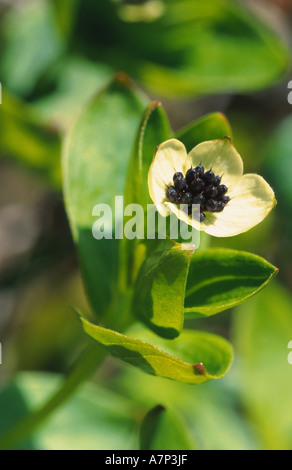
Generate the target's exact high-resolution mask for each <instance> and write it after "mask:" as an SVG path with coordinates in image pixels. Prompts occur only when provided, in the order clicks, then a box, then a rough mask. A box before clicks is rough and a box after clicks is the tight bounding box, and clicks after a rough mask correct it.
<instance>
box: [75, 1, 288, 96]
mask: <svg viewBox="0 0 292 470" xmlns="http://www.w3.org/2000/svg"><path fill="white" fill-rule="evenodd" d="M148 3H149V5H148V7H149V9H150V10H151V9H152V10H151V11H152V12H153V13H155V9H156V11H157V10H160V11H158V13H159V14H157V15H156V16H155V14H154V15H153V18H154V19H153V20H152V21H143V17H142V16H141V15H140V21H139V20H138V18H139V15H137V16H136V18H137V21H135V20H134V18H133V17H132V20H131V21H126V18H125V16H123V17H122V18H121V16H119V13H120V12H121V9H120V5H119V2H111V1H109V0H99V1H98V2H93V1H90V2H80V4H81V8H80V15H79V21H78V37H80V38H82V40H83V41H85V42H86V43H87V44H88V45H90V53H91V54H92V53H93V51H94V48H95V55H96V59H97V60H100V59H101V58H102V59H103V60H105V61H107V63H109V64H111V65H112V66H114V67H115V69H116V70H121V69H122V70H125V71H126V72H127V73H129V75H131V76H133V77H135V78H138V79H139V80H140V81H143V82H144V83H145V85H146V86H147V88H148V89H149V90H150V91H151V92H152V93H154V95H155V96H168V97H173V96H190V95H192V96H194V95H200V94H210V93H219V92H220V93H221V92H227V93H234V92H239V91H241V92H243V91H244V92H246V91H251V90H257V89H261V88H264V87H267V86H270V85H271V84H272V83H275V82H276V81H277V80H278V79H279V78H280V77H281V76H282V75H283V74H284V73H285V72H286V71H287V70H288V68H289V61H290V58H289V51H288V48H287V47H286V46H285V45H284V44H283V42H282V40H281V39H280V38H278V37H277V35H276V34H275V33H274V32H273V31H271V30H270V29H269V28H268V27H267V26H266V25H265V24H264V23H263V22H262V21H261V20H260V19H259V18H257V17H256V16H255V13H254V12H253V11H251V12H250V11H249V10H248V9H247V8H246V7H244V6H243V5H242V4H241V2H239V1H234V0H209V1H208V2H203V1H202V0H181V1H179V2H178V1H173V0H168V1H158V2H153V3H152V2H151V5H150V2H148ZM132 7H133V5H132ZM134 7H136V11H137V8H139V5H134ZM144 7H145V5H142V6H141V10H142V9H145V8H144ZM155 18H157V19H156V20H155ZM106 31H111V34H110V35H107V34H106ZM162 37H163V41H162V40H161V38H162ZM101 48H102V50H101Z"/></svg>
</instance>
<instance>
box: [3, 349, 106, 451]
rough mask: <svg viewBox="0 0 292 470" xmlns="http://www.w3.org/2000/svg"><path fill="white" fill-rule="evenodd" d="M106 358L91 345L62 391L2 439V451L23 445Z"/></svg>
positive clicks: (58, 391)
mask: <svg viewBox="0 0 292 470" xmlns="http://www.w3.org/2000/svg"><path fill="white" fill-rule="evenodd" d="M104 356H105V352H104V350H103V349H102V348H101V347H100V346H99V345H97V344H96V343H94V344H90V345H89V346H88V347H87V348H86V349H85V351H84V352H83V354H82V356H81V357H80V359H79V361H78V362H77V364H76V365H75V367H74V369H72V371H71V372H70V373H69V374H68V376H67V378H66V380H65V382H64V383H63V385H62V386H61V388H60V389H58V390H57V392H56V393H55V394H54V395H53V396H52V397H51V398H50V399H49V400H48V401H47V402H46V403H45V405H43V406H42V407H41V408H40V409H39V410H37V411H35V412H33V413H32V414H30V415H29V416H27V417H26V418H24V419H23V420H22V421H21V422H20V423H19V424H17V425H16V426H15V427H14V428H12V429H11V430H10V431H8V433H6V435H5V436H3V437H2V438H0V450H8V449H11V448H13V447H14V446H15V445H17V444H19V443H21V442H23V441H24V439H26V438H27V437H29V436H30V435H31V434H32V433H34V432H35V430H36V429H37V428H38V427H39V426H41V425H42V424H43V423H44V422H45V421H46V419H47V418H48V417H49V416H51V414H52V413H53V412H55V411H56V410H57V409H58V408H59V407H60V406H61V405H62V404H63V403H64V402H65V401H66V400H67V399H68V398H70V397H71V396H72V395H73V394H74V393H75V392H76V390H77V389H78V388H79V386H80V385H81V384H82V383H83V382H85V381H86V380H87V379H88V378H89V377H90V376H91V375H92V374H93V373H94V371H95V370H96V368H97V366H98V365H99V364H100V362H101V361H102V360H103V358H104Z"/></svg>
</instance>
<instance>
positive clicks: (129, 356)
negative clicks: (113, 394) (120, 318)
mask: <svg viewBox="0 0 292 470" xmlns="http://www.w3.org/2000/svg"><path fill="white" fill-rule="evenodd" d="M81 321H82V324H83V328H84V330H85V332H86V333H87V334H88V335H89V336H90V337H91V338H93V339H94V340H95V341H97V342H98V343H99V344H100V345H101V346H103V347H104V348H105V349H106V350H107V351H108V353H110V354H111V355H112V356H115V357H117V358H118V359H120V360H122V361H124V362H127V363H128V364H131V365H133V366H135V367H138V368H139V369H142V370H143V371H144V372H146V373H148V374H151V375H156V376H159V377H165V378H168V379H172V380H176V381H178V382H184V383H189V384H202V383H204V382H207V381H209V380H211V379H219V378H221V377H223V376H224V375H225V374H226V373H227V372H228V370H229V368H230V365H231V362H232V357H233V352H232V347H231V345H230V344H229V343H228V341H226V340H225V339H224V338H221V337H220V336H216V335H213V334H210V333H203V332H199V331H191V330H184V331H183V332H182V334H181V335H180V337H179V338H178V339H175V340H173V341H167V340H163V339H161V338H157V336H155V335H154V334H152V333H150V332H148V331H147V332H146V331H145V332H144V331H143V333H142V335H141V336H142V337H143V340H141V339H139V335H138V334H137V333H136V334H135V338H132V337H129V336H126V335H124V334H121V333H117V332H116V331H112V330H108V329H106V328H102V327H100V326H97V325H94V324H92V323H90V322H89V321H87V320H85V319H84V318H81ZM146 341H147V342H146ZM148 341H153V342H155V344H156V345H157V346H154V345H153V344H151V343H150V342H148ZM160 347H161V348H163V349H160ZM176 355H177V356H178V357H176Z"/></svg>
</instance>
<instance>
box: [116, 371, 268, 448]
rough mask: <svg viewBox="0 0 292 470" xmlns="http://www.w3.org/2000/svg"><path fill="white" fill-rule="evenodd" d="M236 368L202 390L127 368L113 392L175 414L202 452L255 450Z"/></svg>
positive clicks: (255, 439) (254, 437)
mask: <svg viewBox="0 0 292 470" xmlns="http://www.w3.org/2000/svg"><path fill="white" fill-rule="evenodd" d="M235 367H236V365H235V366H233V367H232V369H231V371H230V372H229V373H228V375H227V376H226V377H224V378H223V379H221V380H213V381H211V382H209V383H206V384H204V386H202V387H190V386H189V385H188V384H183V383H180V382H175V381H169V380H164V379H162V378H159V377H153V376H151V375H148V374H144V373H143V372H141V371H140V370H138V369H135V368H134V367H128V368H127V369H125V370H124V373H123V374H119V375H117V376H116V377H115V379H114V381H113V382H112V383H111V388H112V390H117V389H118V390H120V391H121V393H122V394H124V395H126V396H127V397H129V398H130V399H132V400H134V401H136V402H138V403H140V404H141V406H146V407H147V408H153V407H156V405H157V403H160V404H162V406H163V407H164V408H166V409H167V410H175V413H177V414H178V415H179V416H180V417H181V418H182V419H183V422H184V428H185V430H186V431H187V433H188V434H190V435H191V438H192V441H193V442H195V443H196V444H197V446H196V447H199V449H202V450H255V449H259V448H260V444H259V438H258V435H257V434H256V430H255V429H254V426H253V424H252V423H251V422H250V421H249V419H248V417H247V416H246V413H245V412H244V413H243V412H242V403H241V400H240V396H239V391H240V390H239V387H240V386H241V385H240V384H239V383H238V372H237V371H236V370H235Z"/></svg>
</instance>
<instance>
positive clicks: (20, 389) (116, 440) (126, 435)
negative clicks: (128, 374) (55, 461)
mask: <svg viewBox="0 0 292 470" xmlns="http://www.w3.org/2000/svg"><path fill="white" fill-rule="evenodd" d="M60 379H61V377H59V376H57V375H53V374H45V373H22V374H19V375H18V376H17V377H16V379H15V380H14V382H12V383H11V384H10V385H7V386H6V387H5V388H4V389H2V390H1V391H0V413H1V421H0V434H3V433H5V431H6V430H8V429H9V428H10V427H11V426H12V425H13V424H16V423H17V422H18V421H19V420H20V419H21V418H23V417H24V416H26V415H27V414H28V413H29V412H30V411H32V410H35V409H36V408H37V407H39V406H41V405H42V404H43V403H44V402H45V401H46V399H48V398H49V397H50V396H51V395H52V393H53V392H54V391H55V390H56V388H58V387H59V386H60ZM135 408H136V406H135V404H133V403H130V402H129V401H127V400H126V399H124V398H122V397H120V396H118V395H117V394H114V393H112V392H110V391H109V390H105V389H103V388H101V387H98V386H97V385H92V384H87V385H86V386H84V387H83V388H82V390H80V391H79V392H78V393H77V394H76V395H75V396H74V397H73V398H71V400H70V401H68V402H67V403H66V404H65V405H64V406H63V407H62V408H61V409H60V410H58V411H57V412H55V414H54V415H53V416H51V418H50V420H49V422H47V423H46V424H45V426H44V427H43V428H41V429H40V430H39V431H38V433H37V435H36V436H34V437H33V438H31V439H28V440H27V441H26V442H23V443H19V445H18V447H17V449H19V450H22V449H31V450H94V449H96V450H104V449H107V450H109V449H113V450H114V449H133V448H135V447H136V446H137V443H136V442H135V438H134V431H135V428H136V425H137V424H136V418H135V414H136V409H135Z"/></svg>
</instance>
